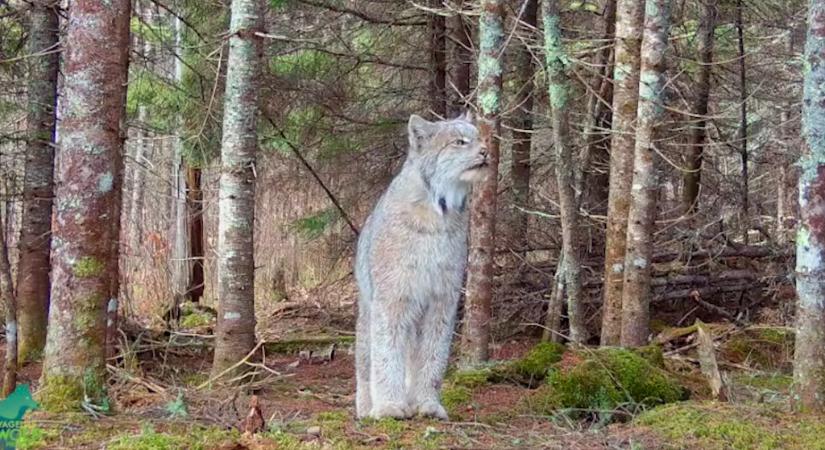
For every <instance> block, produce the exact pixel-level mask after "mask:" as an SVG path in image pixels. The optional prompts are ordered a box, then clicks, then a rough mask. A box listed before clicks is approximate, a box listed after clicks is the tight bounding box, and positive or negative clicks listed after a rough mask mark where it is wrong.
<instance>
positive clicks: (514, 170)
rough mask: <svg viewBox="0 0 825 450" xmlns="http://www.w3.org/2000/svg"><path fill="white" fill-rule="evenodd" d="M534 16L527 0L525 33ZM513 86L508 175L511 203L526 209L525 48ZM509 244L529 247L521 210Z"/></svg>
mask: <svg viewBox="0 0 825 450" xmlns="http://www.w3.org/2000/svg"><path fill="white" fill-rule="evenodd" d="M537 15H538V1H537V0H527V6H526V7H525V8H524V15H523V17H522V22H524V24H525V25H527V27H525V30H526V32H527V33H529V32H531V31H532V29H533V28H535V26H536V16H537ZM516 58H517V60H516V68H515V76H516V79H515V83H516V86H517V87H518V89H519V91H518V94H517V98H516V104H517V105H519V106H518V109H517V110H516V111H515V112H514V115H515V117H514V118H513V148H512V151H513V159H512V162H511V165H510V173H511V177H512V182H513V187H512V189H513V203H514V205H516V206H521V207H525V208H526V207H528V204H529V202H530V148H531V146H532V136H533V76H534V75H535V73H536V67H535V64H534V63H533V53H532V52H531V51H530V49H529V48H528V47H527V46H526V45H522V46H521V47H520V48H519V51H518V56H517V57H516ZM513 214H514V219H515V222H514V223H513V245H514V246H515V247H516V248H518V249H519V251H521V250H522V249H526V248H527V247H528V245H529V242H528V237H527V218H528V215H527V214H526V213H524V212H522V211H514V213H513Z"/></svg>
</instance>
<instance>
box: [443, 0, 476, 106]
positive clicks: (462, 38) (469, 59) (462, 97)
mask: <svg viewBox="0 0 825 450" xmlns="http://www.w3.org/2000/svg"><path fill="white" fill-rule="evenodd" d="M463 5H464V2H463V0H459V1H458V2H457V3H456V7H457V9H458V10H459V11H461V10H462V7H463ZM449 26H450V31H449V33H450V36H451V39H450V41H451V42H452V51H451V52H450V58H451V61H450V71H449V80H448V81H449V84H448V86H447V91H448V92H449V97H450V99H451V100H450V115H451V116H452V117H455V116H457V115H459V114H460V113H461V112H462V111H463V110H464V109H465V108H466V107H467V104H468V103H469V101H470V98H469V97H470V83H471V80H470V76H471V74H472V68H473V41H472V27H471V26H470V24H469V23H468V21H467V19H466V18H465V17H464V15H463V14H455V15H453V16H452V17H451V18H450V21H449Z"/></svg>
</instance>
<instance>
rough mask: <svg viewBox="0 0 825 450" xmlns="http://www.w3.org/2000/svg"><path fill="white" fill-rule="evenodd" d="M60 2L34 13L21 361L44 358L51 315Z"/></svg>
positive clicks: (39, 5)
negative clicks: (49, 315)
mask: <svg viewBox="0 0 825 450" xmlns="http://www.w3.org/2000/svg"><path fill="white" fill-rule="evenodd" d="M58 5H59V2H55V1H35V2H32V4H31V9H30V12H29V21H30V27H29V40H28V53H29V55H32V56H31V58H30V59H29V61H30V66H29V67H30V69H29V74H28V77H29V86H28V117H27V124H28V130H27V134H28V138H27V139H28V142H27V144H26V168H25V178H24V182H23V221H22V224H21V228H20V242H19V246H20V247H19V248H20V257H19V261H18V266H17V296H18V301H19V305H20V311H19V319H20V322H19V323H20V327H19V330H20V336H19V338H20V342H19V345H20V347H19V359H20V360H21V361H23V362H26V361H29V360H32V359H36V358H38V357H39V356H41V355H42V352H43V347H44V346H45V345H46V321H47V319H48V310H49V270H50V266H49V250H50V246H51V225H52V197H53V195H54V147H53V145H54V129H55V107H56V105H57V73H58V70H59V54H58V53H57V45H58V14H57V8H58Z"/></svg>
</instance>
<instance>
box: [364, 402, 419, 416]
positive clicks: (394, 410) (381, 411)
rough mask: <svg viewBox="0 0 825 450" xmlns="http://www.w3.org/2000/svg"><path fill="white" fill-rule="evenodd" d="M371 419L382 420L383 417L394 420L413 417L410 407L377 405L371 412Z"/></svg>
mask: <svg viewBox="0 0 825 450" xmlns="http://www.w3.org/2000/svg"><path fill="white" fill-rule="evenodd" d="M370 417H372V418H373V419H380V418H382V417H392V418H394V419H408V418H410V417H412V412H411V411H410V407H409V406H407V405H406V404H403V403H384V404H383V405H376V406H373V407H372V411H370Z"/></svg>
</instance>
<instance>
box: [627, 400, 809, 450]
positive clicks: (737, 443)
mask: <svg viewBox="0 0 825 450" xmlns="http://www.w3.org/2000/svg"><path fill="white" fill-rule="evenodd" d="M634 424H635V425H641V426H645V427H649V428H650V429H652V430H653V431H655V432H656V433H658V434H660V435H662V436H663V437H664V438H666V439H667V441H668V442H670V443H672V444H671V445H670V446H668V448H677V449H695V448H701V449H707V450H715V449H719V450H721V449H731V448H734V449H765V450H770V449H791V450H796V449H798V450H802V449H806V450H807V449H825V440H823V439H822V436H825V421H823V420H822V418H821V417H811V416H797V415H794V414H788V413H787V412H785V411H784V410H782V409H778V408H769V407H756V406H753V405H741V404H740V405H734V404H727V403H691V402H684V403H676V404H672V405H664V406H659V407H657V408H655V409H652V410H650V411H647V412H645V413H642V414H641V415H640V416H639V417H638V418H636V420H635V421H634Z"/></svg>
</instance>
